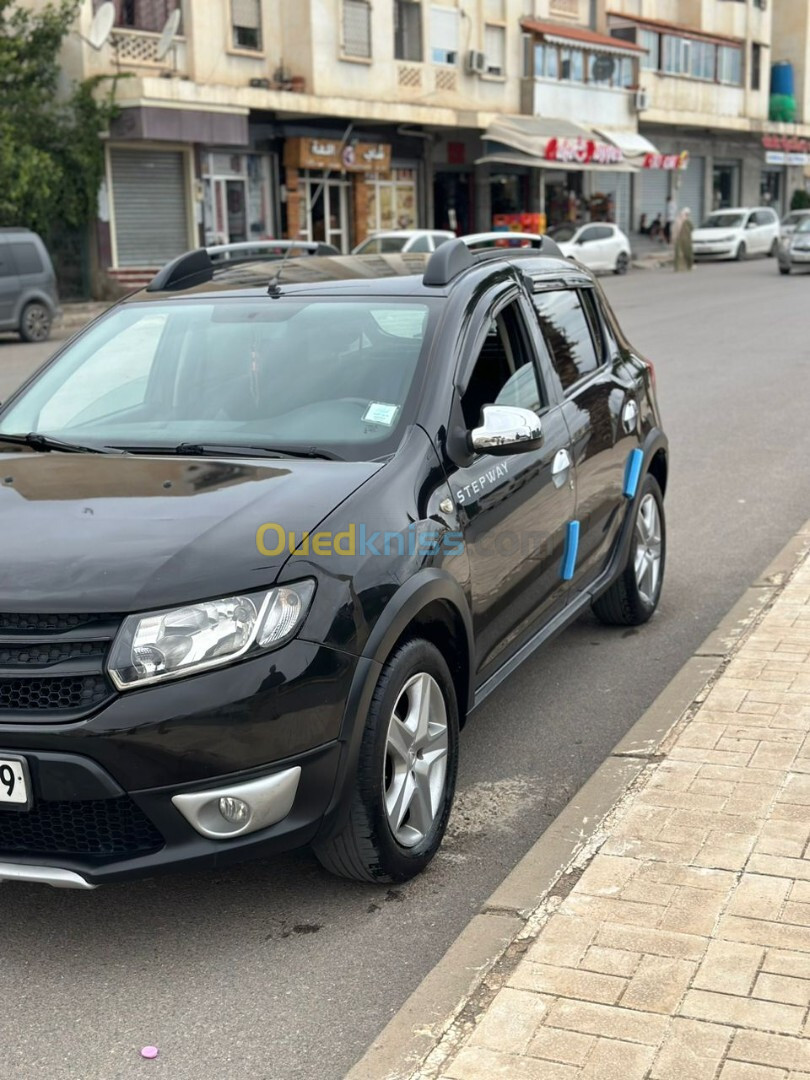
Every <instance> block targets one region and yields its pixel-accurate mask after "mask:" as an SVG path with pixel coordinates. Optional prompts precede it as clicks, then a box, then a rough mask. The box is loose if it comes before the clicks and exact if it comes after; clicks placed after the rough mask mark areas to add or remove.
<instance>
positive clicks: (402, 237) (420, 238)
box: [352, 229, 456, 255]
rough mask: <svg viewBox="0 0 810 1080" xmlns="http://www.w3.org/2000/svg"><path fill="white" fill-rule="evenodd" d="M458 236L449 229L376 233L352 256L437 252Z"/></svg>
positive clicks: (357, 248)
mask: <svg viewBox="0 0 810 1080" xmlns="http://www.w3.org/2000/svg"><path fill="white" fill-rule="evenodd" d="M455 236H456V234H455V233H454V232H448V230H447V229H392V230H391V231H390V232H375V233H372V234H371V236H368V237H366V239H365V240H364V241H363V242H362V244H358V245H357V247H356V248H354V249H353V250H352V255H394V254H397V253H398V252H404V251H427V252H430V251H435V250H436V248H437V247H439V246H440V245H441V244H443V243H444V242H445V241H446V240H454V239H455Z"/></svg>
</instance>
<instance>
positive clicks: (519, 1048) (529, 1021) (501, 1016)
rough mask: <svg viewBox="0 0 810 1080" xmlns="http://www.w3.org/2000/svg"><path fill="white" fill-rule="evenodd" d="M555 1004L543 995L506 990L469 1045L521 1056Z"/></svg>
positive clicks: (493, 1003)
mask: <svg viewBox="0 0 810 1080" xmlns="http://www.w3.org/2000/svg"><path fill="white" fill-rule="evenodd" d="M552 1004H553V1001H552V999H551V998H547V997H543V996H542V995H541V994H532V993H529V992H528V991H525V990H518V989H514V988H512V987H508V986H507V987H504V988H503V989H502V990H499V991H498V993H497V994H496V995H495V997H494V998H493V1000H492V1002H491V1004H490V1006H489V1008H488V1009H487V1010H486V1012H485V1013H484V1016H483V1018H482V1020H481V1021H480V1022H479V1023H478V1024H477V1025H476V1028H475V1030H474V1031H473V1033H472V1035H471V1036H470V1040H469V1045H470V1046H479V1047H480V1046H485V1047H487V1048H488V1049H490V1050H498V1051H502V1052H503V1053H509V1054H522V1053H523V1052H524V1050H525V1049H526V1047H527V1046H528V1045H529V1041H530V1040H531V1038H532V1036H533V1035H534V1033H535V1031H536V1030H537V1028H538V1027H539V1026H540V1024H541V1023H542V1022H543V1020H544V1019H545V1017H546V1016H547V1015H548V1012H549V1008H550V1006H551V1005H552Z"/></svg>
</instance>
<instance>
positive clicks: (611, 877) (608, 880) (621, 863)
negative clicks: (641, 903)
mask: <svg viewBox="0 0 810 1080" xmlns="http://www.w3.org/2000/svg"><path fill="white" fill-rule="evenodd" d="M640 869H641V864H640V863H638V862H636V861H635V860H634V859H620V858H615V857H612V856H608V855H602V854H598V855H597V856H596V857H595V858H594V859H593V860H592V861H591V862H590V863H589V865H588V867H587V869H586V870H585V873H584V874H583V875H582V877H581V878H580V879H579V881H578V882H577V884H576V886H575V887H574V892H575V893H587V894H588V895H589V896H618V894H619V893H620V892H622V890H623V888H624V886H625V885H626V884H628V883H629V882H630V881H632V879H633V877H634V876H635V875H636V874H637V873H638V871H639V870H640Z"/></svg>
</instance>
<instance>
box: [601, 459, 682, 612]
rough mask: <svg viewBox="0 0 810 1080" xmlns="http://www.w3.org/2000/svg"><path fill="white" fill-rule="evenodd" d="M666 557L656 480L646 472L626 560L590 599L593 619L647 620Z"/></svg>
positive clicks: (654, 605)
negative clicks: (597, 594) (600, 591)
mask: <svg viewBox="0 0 810 1080" xmlns="http://www.w3.org/2000/svg"><path fill="white" fill-rule="evenodd" d="M656 551H657V568H656V565H654V564H655V563H656V558H655V553H656ZM666 556H667V533H666V519H665V518H664V499H663V496H662V494H661V488H660V487H659V486H658V481H657V480H656V479H655V477H654V476H652V475H651V474H650V473H647V475H646V476H645V477H644V481H643V483H642V485H641V491H640V493H639V496H638V505H637V507H636V519H635V521H634V523H633V540H632V543H631V545H630V554H629V555H628V558H627V563H626V565H625V568H624V570H623V571H622V573H621V575H620V576H619V577H618V578H617V579H616V580H615V581H614V582H613V584H612V585H611V586H610V588H609V589H608V590H607V591H606V592H603V593H602V595H601V596H600V597H599V598H598V599H597V600H594V602H593V605H592V606H593V612H594V614H595V615H596V617H597V619H599V620H600V622H603V623H607V624H608V625H609V626H640V625H641V624H642V623H645V622H647V620H648V619H649V618H650V616H651V615H652V613H653V612H654V611H655V609H656V608H657V607H658V601H659V600H660V598H661V586H662V584H663V581H664V569H665V566H666Z"/></svg>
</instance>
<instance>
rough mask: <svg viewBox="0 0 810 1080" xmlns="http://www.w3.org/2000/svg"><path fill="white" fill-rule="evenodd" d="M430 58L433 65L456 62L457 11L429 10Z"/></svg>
mask: <svg viewBox="0 0 810 1080" xmlns="http://www.w3.org/2000/svg"><path fill="white" fill-rule="evenodd" d="M430 58H431V60H432V61H433V63H434V64H455V63H457V62H458V9H457V8H445V7H434V8H431V9H430Z"/></svg>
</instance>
